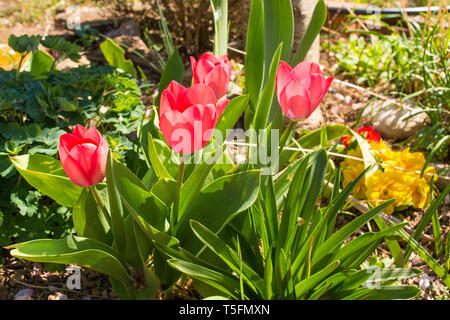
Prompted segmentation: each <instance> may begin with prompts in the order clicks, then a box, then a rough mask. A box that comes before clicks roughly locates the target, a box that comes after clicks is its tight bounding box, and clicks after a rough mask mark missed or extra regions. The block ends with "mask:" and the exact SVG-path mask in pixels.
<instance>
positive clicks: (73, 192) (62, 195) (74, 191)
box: [10, 154, 82, 208]
mask: <svg viewBox="0 0 450 320" xmlns="http://www.w3.org/2000/svg"><path fill="white" fill-rule="evenodd" d="M10 159H11V162H12V164H13V165H14V167H16V169H17V170H18V171H19V172H20V174H21V175H22V177H24V179H25V180H26V181H27V182H28V183H29V184H30V185H31V186H32V187H34V188H36V189H37V190H39V191H40V192H42V193H43V194H45V195H47V196H49V197H50V198H52V199H53V200H55V201H56V202H58V203H59V204H61V205H62V206H64V207H68V208H71V207H73V206H74V205H75V203H76V202H77V201H78V198H79V197H80V194H81V191H82V188H81V187H78V186H77V185H75V184H73V183H72V181H70V179H69V178H68V177H67V175H66V173H65V172H64V169H63V167H62V165H61V162H59V161H58V160H55V159H54V158H50V157H47V156H43V155H38V154H34V155H23V156H16V157H11V158H10Z"/></svg>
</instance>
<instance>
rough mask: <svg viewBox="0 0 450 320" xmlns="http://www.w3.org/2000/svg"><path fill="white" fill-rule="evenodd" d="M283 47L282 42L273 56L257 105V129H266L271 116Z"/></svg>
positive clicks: (254, 122) (254, 121)
mask: <svg viewBox="0 0 450 320" xmlns="http://www.w3.org/2000/svg"><path fill="white" fill-rule="evenodd" d="M282 48H283V44H282V43H281V44H280V45H279V46H278V49H277V51H276V52H275V54H274V56H273V59H272V64H271V65H270V70H269V74H268V79H267V82H266V85H265V87H264V89H263V91H262V93H261V97H260V99H259V101H258V104H257V106H256V112H255V118H254V120H253V129H255V130H260V129H265V128H266V125H267V120H268V118H269V113H270V108H271V105H272V100H273V96H274V93H275V80H276V75H277V70H278V66H279V64H280V56H281V50H282Z"/></svg>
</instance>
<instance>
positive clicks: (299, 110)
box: [276, 61, 334, 120]
mask: <svg viewBox="0 0 450 320" xmlns="http://www.w3.org/2000/svg"><path fill="white" fill-rule="evenodd" d="M333 79H334V77H328V78H326V77H325V76H324V75H323V74H322V71H321V70H320V67H319V65H318V64H315V63H313V62H308V61H303V62H301V63H299V64H298V65H297V66H296V67H295V68H294V69H292V68H291V67H290V66H289V65H288V64H287V63H286V62H284V61H281V62H280V67H279V68H278V72H277V78H276V93H277V98H278V102H279V103H280V106H281V109H283V112H284V114H285V115H286V116H287V117H289V118H290V119H292V120H303V119H306V118H308V117H309V116H310V115H311V113H313V111H314V110H315V109H316V108H317V106H318V105H319V103H320V101H322V99H323V97H324V96H325V94H326V93H327V91H328V88H329V87H330V85H331V82H332V81H333Z"/></svg>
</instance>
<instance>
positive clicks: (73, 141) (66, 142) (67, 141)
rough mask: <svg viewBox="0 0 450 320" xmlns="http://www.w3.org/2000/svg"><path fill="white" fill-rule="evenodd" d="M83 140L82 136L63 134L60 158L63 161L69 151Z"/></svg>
mask: <svg viewBox="0 0 450 320" xmlns="http://www.w3.org/2000/svg"><path fill="white" fill-rule="evenodd" d="M82 140H83V139H82V138H80V137H78V136H75V135H73V134H70V133H65V134H63V135H61V136H60V137H59V159H60V160H61V161H63V160H64V158H65V157H66V156H67V155H68V153H69V151H70V150H72V148H73V147H74V146H75V145H77V144H78V143H80V141H82Z"/></svg>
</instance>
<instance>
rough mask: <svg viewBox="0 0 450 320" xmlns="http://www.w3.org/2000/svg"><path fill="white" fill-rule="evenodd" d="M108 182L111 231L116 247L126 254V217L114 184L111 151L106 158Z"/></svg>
mask: <svg viewBox="0 0 450 320" xmlns="http://www.w3.org/2000/svg"><path fill="white" fill-rule="evenodd" d="M106 159H107V160H106V169H105V174H106V182H107V192H108V200H109V208H110V210H109V212H110V216H111V229H112V233H113V237H114V245H115V247H116V248H117V250H118V251H119V252H124V251H125V247H126V243H127V241H126V235H125V227H124V224H125V215H124V212H123V208H122V201H121V200H120V194H119V192H118V190H117V188H116V185H115V183H114V176H115V172H114V165H113V162H114V161H115V160H114V158H113V157H112V153H111V151H109V152H108V156H107V158H106Z"/></svg>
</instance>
